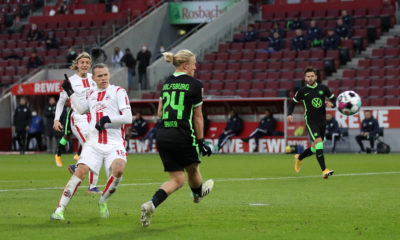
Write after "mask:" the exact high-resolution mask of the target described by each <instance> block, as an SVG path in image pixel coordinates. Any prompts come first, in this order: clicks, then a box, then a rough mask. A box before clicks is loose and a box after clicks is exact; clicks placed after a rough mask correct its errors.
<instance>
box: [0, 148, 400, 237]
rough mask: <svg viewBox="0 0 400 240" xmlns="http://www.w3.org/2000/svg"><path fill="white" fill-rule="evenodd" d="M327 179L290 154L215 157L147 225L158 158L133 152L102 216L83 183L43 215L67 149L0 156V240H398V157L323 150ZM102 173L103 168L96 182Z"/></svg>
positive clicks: (159, 178)
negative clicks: (209, 183)
mask: <svg viewBox="0 0 400 240" xmlns="http://www.w3.org/2000/svg"><path fill="white" fill-rule="evenodd" d="M325 159H326V162H327V166H328V167H329V168H331V169H334V170H335V175H334V176H332V177H329V179H322V177H321V171H320V169H319V165H318V163H317V160H316V159H315V156H312V157H309V158H307V159H305V160H304V161H303V164H302V168H301V172H300V173H295V172H294V170H293V163H294V161H293V155H238V154H237V155H229V154H220V155H213V156H211V157H210V158H203V163H202V164H201V165H200V170H201V172H202V175H203V178H204V180H206V179H209V178H213V179H214V180H215V185H214V189H213V191H212V192H211V194H210V195H209V196H207V197H205V198H204V199H203V200H202V201H201V202H200V203H199V204H195V203H193V202H192V199H191V197H190V188H189V187H188V186H187V184H186V185H185V186H184V187H183V188H182V189H180V190H178V191H177V192H175V193H174V194H172V195H171V196H170V197H169V198H168V199H167V200H166V201H165V202H164V203H163V204H161V205H160V206H159V207H158V208H157V209H156V212H155V214H154V217H153V219H152V222H151V225H150V227H148V228H143V227H142V226H141V224H140V221H139V218H140V206H141V204H142V203H143V202H146V201H148V200H149V199H150V198H151V196H152V195H153V193H154V192H155V191H156V190H157V189H158V187H159V186H160V184H161V183H162V182H164V181H165V180H167V179H168V175H167V174H166V173H164V172H163V168H162V164H161V161H160V160H159V157H158V155H154V154H147V155H145V154H131V155H129V156H128V165H127V168H126V171H125V174H124V177H123V180H122V183H121V185H120V186H119V188H118V190H117V192H116V193H115V194H114V195H113V196H112V197H111V198H110V199H109V201H108V208H109V211H110V218H109V219H101V218H100V217H99V212H98V207H97V201H98V198H99V195H93V194H92V195H88V194H87V188H88V182H87V179H85V180H84V181H83V182H82V184H81V186H80V187H79V189H78V191H77V193H76V194H75V196H74V197H73V199H72V200H71V202H70V204H69V205H68V207H67V209H66V211H65V214H64V216H65V218H66V220H65V221H61V222H60V221H50V220H49V217H50V215H51V213H52V212H53V211H54V209H55V207H56V205H57V203H58V200H59V197H60V194H61V191H62V188H63V186H64V185H65V184H66V182H67V180H68V179H69V177H70V174H69V172H68V171H67V167H68V165H69V164H72V163H74V160H72V155H63V163H64V166H63V167H62V168H58V167H56V165H55V162H54V156H52V155H23V156H19V155H11V156H0V239H4V240H11V239H56V240H62V239H93V240H97V239H400V154H390V155H356V154H335V155H332V154H326V156H325ZM105 182H106V177H105V173H104V170H102V172H101V176H100V180H99V185H102V186H101V187H100V188H101V189H103V188H104V184H105Z"/></svg>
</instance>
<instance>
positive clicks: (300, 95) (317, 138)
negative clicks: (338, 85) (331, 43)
mask: <svg viewBox="0 0 400 240" xmlns="http://www.w3.org/2000/svg"><path fill="white" fill-rule="evenodd" d="M304 80H305V82H306V86H304V87H302V88H300V89H299V90H298V91H297V92H296V94H295V95H294V97H293V102H292V103H291V105H290V106H289V112H288V116H287V120H288V121H289V122H292V121H293V116H292V114H293V111H294V107H295V106H296V104H297V103H298V102H299V101H303V103H304V108H305V113H304V119H305V121H306V126H307V131H308V133H309V134H310V137H311V139H312V145H311V147H309V148H307V149H306V150H305V151H304V152H302V153H301V154H296V155H295V156H294V159H295V165H294V170H295V171H296V172H299V171H300V164H301V161H302V160H303V159H304V158H306V157H309V156H311V155H313V154H314V153H316V156H317V160H318V163H319V165H320V167H321V170H322V177H323V178H328V177H329V176H331V175H333V172H334V171H333V170H330V169H328V168H327V167H326V166H325V157H324V151H323V150H324V143H323V139H324V137H325V127H326V110H325V104H326V107H335V103H336V98H335V96H334V95H333V94H332V92H331V91H330V90H329V88H328V87H327V86H325V85H322V84H319V83H317V73H316V70H315V69H314V68H312V67H308V68H307V69H306V70H305V71H304ZM325 98H329V100H330V101H329V100H326V99H325Z"/></svg>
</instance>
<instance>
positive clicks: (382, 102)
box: [369, 98, 385, 106]
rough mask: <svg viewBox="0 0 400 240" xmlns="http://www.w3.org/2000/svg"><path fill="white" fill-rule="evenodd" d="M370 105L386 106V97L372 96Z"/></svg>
mask: <svg viewBox="0 0 400 240" xmlns="http://www.w3.org/2000/svg"><path fill="white" fill-rule="evenodd" d="M369 105H370V106H384V105H385V99H384V98H372V99H371V102H370V104H369Z"/></svg>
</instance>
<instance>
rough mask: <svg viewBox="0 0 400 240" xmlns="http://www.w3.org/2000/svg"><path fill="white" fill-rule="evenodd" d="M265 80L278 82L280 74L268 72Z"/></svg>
mask: <svg viewBox="0 0 400 240" xmlns="http://www.w3.org/2000/svg"><path fill="white" fill-rule="evenodd" d="M267 79H269V80H276V81H278V80H279V79H280V72H269V73H268V75H267Z"/></svg>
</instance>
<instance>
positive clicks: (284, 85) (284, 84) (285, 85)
mask: <svg viewBox="0 0 400 240" xmlns="http://www.w3.org/2000/svg"><path fill="white" fill-rule="evenodd" d="M279 89H287V90H289V91H291V90H293V81H280V82H279Z"/></svg>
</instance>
